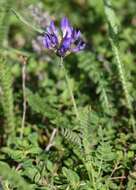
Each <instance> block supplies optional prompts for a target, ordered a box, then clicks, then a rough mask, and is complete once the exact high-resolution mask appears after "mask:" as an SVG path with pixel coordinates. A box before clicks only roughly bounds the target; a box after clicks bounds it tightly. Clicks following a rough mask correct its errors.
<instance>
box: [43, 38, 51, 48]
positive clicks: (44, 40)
mask: <svg viewBox="0 0 136 190" xmlns="http://www.w3.org/2000/svg"><path fill="white" fill-rule="evenodd" d="M43 44H44V46H45V48H48V49H50V48H51V40H50V38H49V36H47V35H46V36H45V37H44V39H43Z"/></svg>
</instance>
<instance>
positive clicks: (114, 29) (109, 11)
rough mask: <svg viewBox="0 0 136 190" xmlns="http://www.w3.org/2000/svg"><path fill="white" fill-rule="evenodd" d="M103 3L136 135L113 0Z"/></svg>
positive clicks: (134, 130) (110, 38)
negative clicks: (119, 45)
mask: <svg viewBox="0 0 136 190" xmlns="http://www.w3.org/2000/svg"><path fill="white" fill-rule="evenodd" d="M103 3H104V9H105V15H106V18H107V23H108V26H109V40H110V43H111V46H112V50H113V54H114V57H115V60H116V64H117V68H118V73H119V77H120V81H121V83H122V88H123V94H124V97H125V101H126V107H127V108H128V110H129V113H130V123H131V126H132V128H133V132H134V134H135V135H136V125H135V118H134V115H133V106H132V102H131V96H130V92H129V88H128V81H127V79H126V74H125V70H124V67H123V63H122V59H121V56H120V52H119V47H118V22H117V18H116V15H115V12H114V10H113V8H112V3H111V0H103Z"/></svg>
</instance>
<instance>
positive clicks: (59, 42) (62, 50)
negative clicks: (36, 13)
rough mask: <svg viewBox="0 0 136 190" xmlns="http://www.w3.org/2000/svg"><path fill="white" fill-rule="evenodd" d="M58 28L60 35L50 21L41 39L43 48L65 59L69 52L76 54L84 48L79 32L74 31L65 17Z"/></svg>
mask: <svg viewBox="0 0 136 190" xmlns="http://www.w3.org/2000/svg"><path fill="white" fill-rule="evenodd" d="M60 28H61V35H60V33H59V31H58V30H57V28H56V27H55V24H54V22H53V21H51V23H50V26H49V27H48V28H47V32H46V33H45V35H44V38H43V44H44V47H45V48H47V49H51V50H54V51H55V52H56V54H57V55H58V56H60V57H65V56H66V55H68V54H69V53H71V52H78V51H81V50H83V49H84V48H85V43H84V41H83V40H82V37H81V33H80V31H79V30H77V29H74V28H73V27H72V26H71V24H70V22H69V20H68V19H67V18H66V17H64V18H62V20H61V23H60Z"/></svg>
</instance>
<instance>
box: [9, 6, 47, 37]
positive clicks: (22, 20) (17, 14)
mask: <svg viewBox="0 0 136 190" xmlns="http://www.w3.org/2000/svg"><path fill="white" fill-rule="evenodd" d="M11 11H12V12H13V13H14V14H15V15H16V17H17V18H18V19H19V20H20V21H21V22H22V23H23V24H25V25H26V26H28V27H29V28H31V29H32V30H34V31H36V32H38V33H40V34H42V33H44V32H45V31H44V30H42V29H40V28H37V27H35V26H33V25H32V24H31V23H29V22H28V21H27V20H25V18H24V17H23V16H22V15H21V14H19V13H18V12H17V11H16V10H15V9H11Z"/></svg>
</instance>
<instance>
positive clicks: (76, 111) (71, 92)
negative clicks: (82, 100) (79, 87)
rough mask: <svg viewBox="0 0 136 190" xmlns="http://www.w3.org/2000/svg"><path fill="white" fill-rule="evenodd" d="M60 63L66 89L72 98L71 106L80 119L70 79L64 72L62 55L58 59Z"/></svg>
mask: <svg viewBox="0 0 136 190" xmlns="http://www.w3.org/2000/svg"><path fill="white" fill-rule="evenodd" d="M60 65H61V67H62V69H63V71H64V75H65V79H66V83H67V86H68V90H69V93H70V96H71V100H72V103H73V107H74V110H75V114H76V117H77V119H78V120H80V119H79V113H78V109H77V105H76V101H75V98H74V94H73V90H72V87H71V84H70V80H69V77H68V74H67V72H66V69H65V66H64V64H63V58H62V57H61V60H60Z"/></svg>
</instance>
